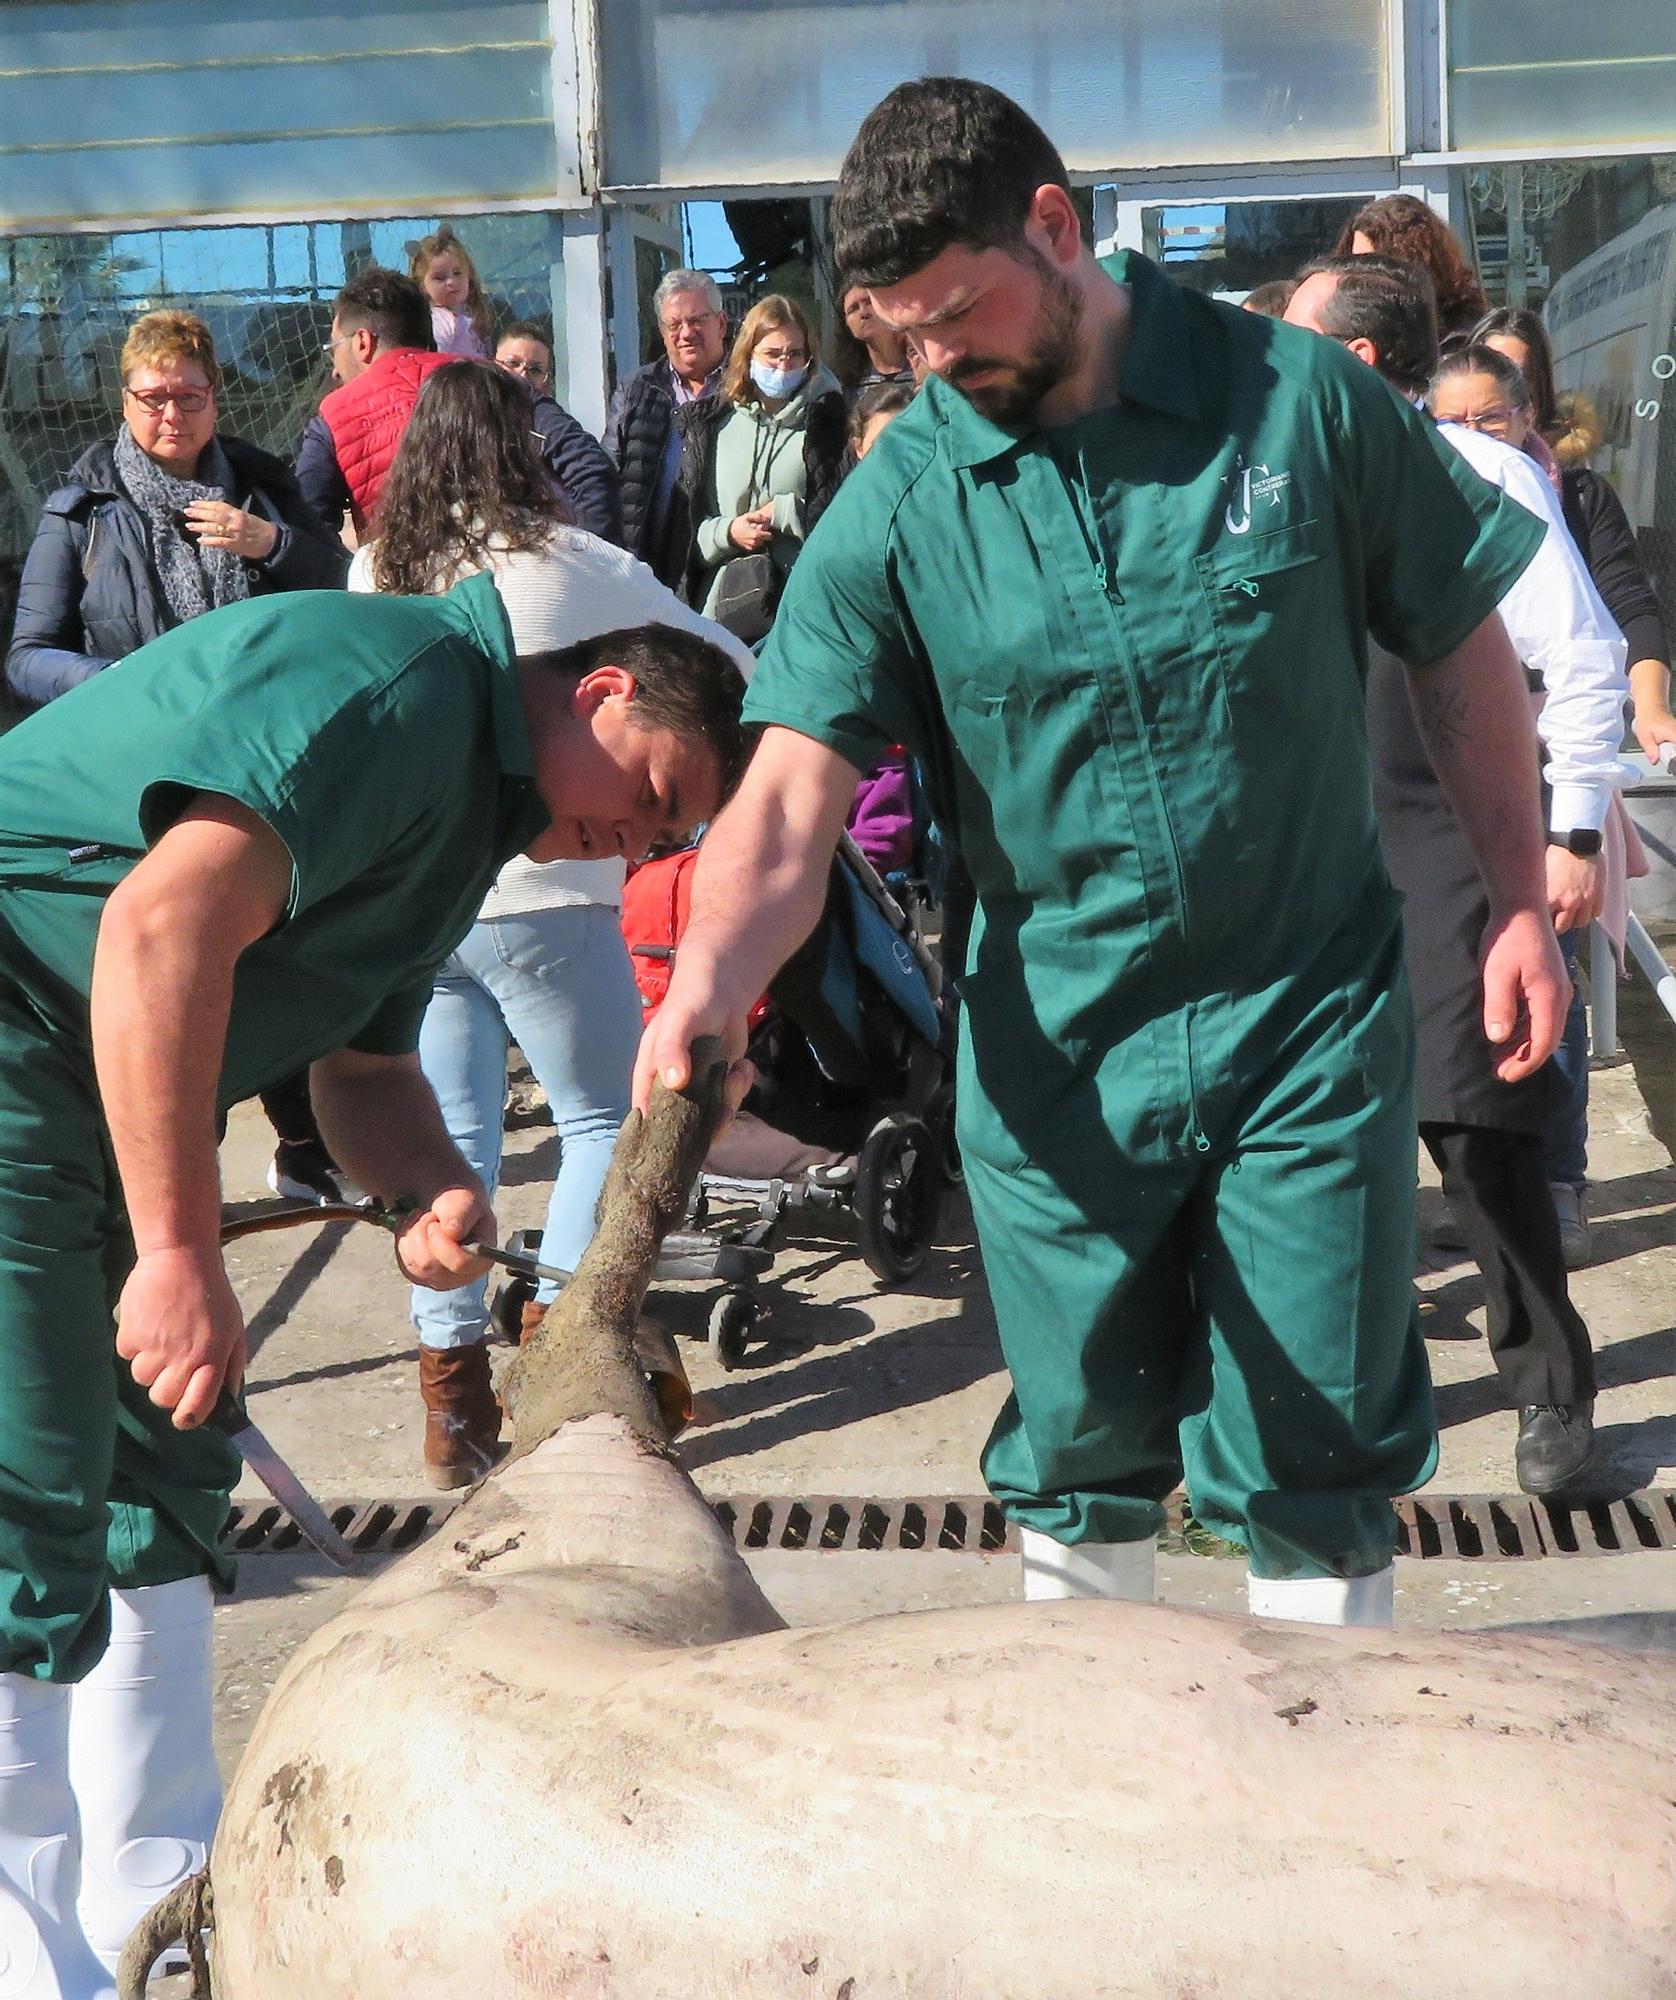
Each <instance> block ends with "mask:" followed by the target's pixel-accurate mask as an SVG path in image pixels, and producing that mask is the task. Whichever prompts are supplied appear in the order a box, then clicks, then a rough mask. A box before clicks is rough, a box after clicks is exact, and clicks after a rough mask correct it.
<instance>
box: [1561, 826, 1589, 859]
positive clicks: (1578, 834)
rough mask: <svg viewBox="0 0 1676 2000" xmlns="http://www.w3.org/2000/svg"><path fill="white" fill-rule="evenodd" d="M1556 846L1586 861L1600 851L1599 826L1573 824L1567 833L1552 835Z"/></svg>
mask: <svg viewBox="0 0 1676 2000" xmlns="http://www.w3.org/2000/svg"><path fill="white" fill-rule="evenodd" d="M1553 841H1554V845H1555V846H1556V847H1564V848H1567V849H1569V850H1570V852H1571V853H1573V854H1575V855H1577V856H1578V857H1579V858H1580V859H1582V860H1584V861H1587V860H1589V859H1590V858H1591V857H1592V856H1594V855H1596V854H1598V853H1599V852H1600V828H1599V827H1598V826H1574V827H1573V828H1572V829H1571V831H1570V832H1569V833H1556V834H1555V835H1554V836H1553Z"/></svg>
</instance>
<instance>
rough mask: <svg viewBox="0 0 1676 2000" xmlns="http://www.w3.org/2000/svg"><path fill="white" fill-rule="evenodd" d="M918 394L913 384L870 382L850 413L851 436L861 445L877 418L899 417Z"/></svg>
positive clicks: (857, 398)
mask: <svg viewBox="0 0 1676 2000" xmlns="http://www.w3.org/2000/svg"><path fill="white" fill-rule="evenodd" d="M918 394H919V391H918V389H916V388H915V387H914V385H913V383H912V382H869V383H868V385H867V387H866V388H865V389H863V390H862V392H861V394H860V395H859V396H857V397H856V399H855V407H854V408H853V409H852V410H851V411H850V436H851V437H852V438H853V439H854V440H855V441H856V442H857V443H858V444H859V443H860V441H861V434H862V432H863V431H865V430H866V428H867V426H868V425H869V424H870V423H871V422H872V421H873V419H874V418H875V417H899V416H900V415H901V414H902V412H903V411H904V410H905V409H906V408H907V407H908V405H909V404H910V403H911V402H912V401H913V400H914V398H915V397H916V396H917V395H918Z"/></svg>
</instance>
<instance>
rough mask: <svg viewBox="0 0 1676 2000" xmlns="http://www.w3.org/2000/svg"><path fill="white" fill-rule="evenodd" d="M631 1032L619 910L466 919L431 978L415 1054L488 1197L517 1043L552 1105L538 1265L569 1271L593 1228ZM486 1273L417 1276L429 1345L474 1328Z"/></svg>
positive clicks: (631, 994)
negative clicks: (468, 1278)
mask: <svg viewBox="0 0 1676 2000" xmlns="http://www.w3.org/2000/svg"><path fill="white" fill-rule="evenodd" d="M639 1041H640V997H639V994H638V993H637V992H636V990H635V984H634V972H633V968H632V967H631V965H630V963H629V955H628V950H627V947H626V946H625V945H624V943H623V936H622V931H621V929H620V928H619V926H618V921H617V912H616V911H615V910H610V909H605V908H603V907H601V906H599V905H597V904H582V905H577V906H574V907H571V908H566V909H558V910H538V911H536V912H534V913H533V914H532V915H529V916H523V917H495V918H491V919H490V920H488V921H487V922H482V923H476V924H473V925H472V927H471V930H470V932H469V933H468V934H467V936H466V939H465V941H464V943H463V944H462V945H461V946H460V948H459V950H458V951H457V952H455V954H454V956H453V957H452V958H451V959H449V961H448V962H447V964H446V965H444V966H443V968H442V970H441V972H440V973H439V974H438V975H437V982H436V988H435V990H434V992H433V993H432V994H431V1004H430V1006H429V1008H428V1009H427V1010H426V1014H425V1023H424V1026H423V1027H422V1028H421V1029H420V1031H419V1061H420V1064H421V1066H422V1067H423V1069H424V1072H425V1075H426V1077H427V1079H428V1080H429V1082H430V1086H431V1088H432V1090H434V1091H435V1092H436V1098H437V1103H438V1104H439V1105H441V1107H442V1116H443V1121H444V1123H445V1124H446V1125H447V1127H448V1133H449V1137H450V1138H451V1139H452V1140H453V1141H454V1143H455V1145H457V1146H458V1147H459V1149H460V1151H461V1152H462V1153H464V1155H465V1156H466V1158H467V1160H469V1161H470V1163H471V1165H472V1168H473V1169H474V1171H475V1172H477V1173H478V1174H480V1175H481V1176H482V1179H483V1184H484V1186H485V1187H486V1188H488V1190H489V1192H490V1194H491V1195H492V1194H493V1193H494V1191H495V1186H496V1183H497V1182H498V1180H499V1178H500V1159H501V1133H502V1107H503V1106H504V1104H505V1101H506V1055H507V1050H508V1048H509V1047H510V1045H511V1044H512V1043H513V1042H516V1043H517V1044H518V1046H519V1047H520V1048H521V1049H522V1050H523V1052H524V1054H525V1056H526V1057H527V1058H528V1060H529V1065H530V1068H531V1069H532V1070H533V1071H534V1073H535V1079H536V1081H537V1083H539V1084H540V1085H541V1087H542V1089H543V1090H545V1091H546V1093H547V1096H548V1098H549V1100H550V1101H551V1103H552V1107H553V1122H554V1124H555V1125H556V1126H557V1127H558V1130H559V1171H558V1174H557V1176H556V1178H555V1179H554V1182H553V1196H552V1200H551V1201H550V1202H549V1203H548V1206H547V1224H546V1229H545V1231H544V1233H543V1235H542V1239H541V1261H542V1262H543V1263H544V1264H556V1265H558V1266H559V1267H560V1269H562V1270H567V1271H573V1270H575V1268H576V1262H577V1259H578V1258H579V1257H580V1256H581V1255H582V1252H583V1250H584V1249H585V1248H586V1247H587V1243H588V1239H589V1237H590V1236H592V1234H593V1230H594V1206H595V1204H596V1202H597V1201H598V1199H599V1191H600V1188H601V1186H602V1185H603V1184H604V1181H605V1170H606V1168H607V1167H608V1166H609V1165H610V1164H611V1150H612V1147H613V1146H614V1145H615V1144H616V1140H617V1129H618V1127H619V1126H620V1125H621V1124H622V1122H623V1120H624V1118H625V1117H627V1115H628V1105H629V1083H630V1079H631V1076H632V1073H633V1069H634V1055H635V1050H636V1048H637V1047H638V1045H639ZM487 1283H488V1281H487V1280H486V1279H479V1280H478V1281H477V1283H476V1284H474V1285H462V1286H461V1287H460V1288H459V1290H458V1291H453V1292H431V1291H426V1290H424V1289H422V1288H421V1287H419V1286H415V1287H414V1291H413V1323H414V1325H415V1326H416V1327H417V1328H418V1329H419V1338H420V1340H421V1341H422V1342H423V1343H424V1344H425V1346H427V1347H465V1346H469V1345H470V1344H471V1343H472V1342H474V1341H478V1340H481V1339H482V1338H483V1336H484V1334H485V1332H486V1331H487V1329H488V1324H489V1316H488V1311H487V1307H486V1304H485V1298H484V1294H485V1292H486V1290H487ZM557 1289H558V1288H557V1286H555V1285H552V1284H550V1283H543V1284H542V1285H541V1287H540V1288H539V1289H538V1291H537V1293H536V1296H537V1298H539V1299H541V1300H543V1301H545V1300H548V1299H551V1298H552V1297H553V1295H554V1293H555V1292H556V1290H557Z"/></svg>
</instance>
